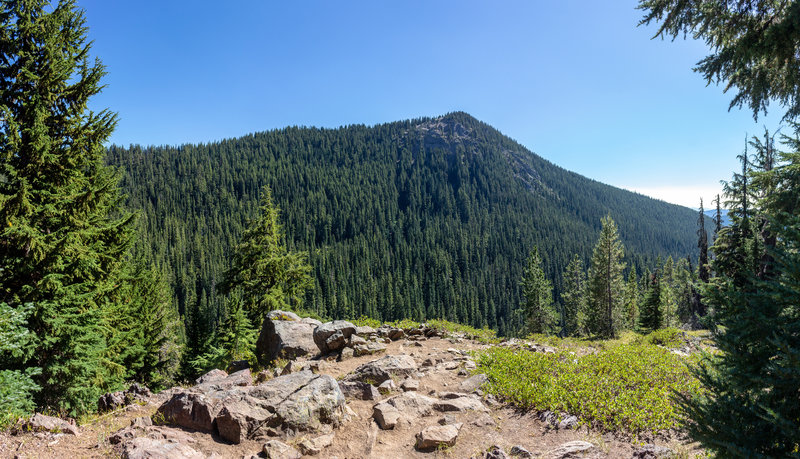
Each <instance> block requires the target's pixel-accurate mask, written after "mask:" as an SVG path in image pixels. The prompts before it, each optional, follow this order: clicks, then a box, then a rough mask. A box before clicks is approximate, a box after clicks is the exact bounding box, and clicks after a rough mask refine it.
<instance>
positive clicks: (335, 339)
mask: <svg viewBox="0 0 800 459" xmlns="http://www.w3.org/2000/svg"><path fill="white" fill-rule="evenodd" d="M355 332H356V326H355V325H353V324H352V323H350V322H348V321H346V320H334V321H333V322H326V323H324V324H322V325H320V326H318V327H316V328H315V329H314V333H313V337H314V343H316V345H317V348H319V350H320V352H322V353H323V354H327V353H329V352H331V351H338V350H339V349H341V348H342V347H344V345H345V343H346V342H347V340H348V339H349V338H350V336H351V335H353V334H354V333H355Z"/></svg>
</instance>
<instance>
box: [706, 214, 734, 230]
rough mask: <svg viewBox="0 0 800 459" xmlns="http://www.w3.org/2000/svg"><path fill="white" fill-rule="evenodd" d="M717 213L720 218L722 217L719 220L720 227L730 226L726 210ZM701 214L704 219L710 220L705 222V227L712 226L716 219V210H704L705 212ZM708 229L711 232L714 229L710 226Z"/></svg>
mask: <svg viewBox="0 0 800 459" xmlns="http://www.w3.org/2000/svg"><path fill="white" fill-rule="evenodd" d="M719 213H720V216H721V217H722V218H721V220H722V226H728V225H730V224H731V218H730V217H729V216H728V209H720V211H719ZM703 214H704V215H705V216H706V217H708V219H710V221H707V222H706V225H708V224H711V225H713V224H714V219H715V218H716V217H717V209H709V210H705V211H704V212H703ZM709 228H710V229H711V231H713V230H714V227H713V226H711V227H709Z"/></svg>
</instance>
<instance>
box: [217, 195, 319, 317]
mask: <svg viewBox="0 0 800 459" xmlns="http://www.w3.org/2000/svg"><path fill="white" fill-rule="evenodd" d="M278 214H279V210H278V207H277V206H276V205H275V204H273V202H272V190H270V189H269V187H265V188H264V190H263V191H262V194H261V205H260V207H259V215H258V218H257V219H256V220H255V221H253V222H252V223H251V224H250V227H249V228H248V229H247V230H245V232H244V235H243V236H242V241H241V242H240V243H239V244H237V245H236V247H235V248H234V252H233V259H232V261H231V266H230V268H228V270H227V271H226V272H225V273H224V275H223V281H222V282H221V283H220V284H219V290H220V291H221V292H222V293H231V292H233V291H234V290H237V291H239V292H241V293H240V294H241V301H242V303H243V306H244V308H245V310H246V311H247V315H248V317H249V319H250V322H251V323H252V324H253V326H259V325H260V324H261V322H263V321H264V317H266V315H267V313H268V312H269V311H272V310H274V309H297V308H298V307H299V306H300V304H301V301H302V298H303V294H304V293H305V290H306V289H307V288H309V287H310V286H311V276H310V273H311V267H310V266H309V265H308V261H307V259H308V255H307V254H306V253H303V252H293V251H289V249H288V248H287V247H286V241H285V238H284V235H283V228H282V227H281V224H280V222H279V217H278Z"/></svg>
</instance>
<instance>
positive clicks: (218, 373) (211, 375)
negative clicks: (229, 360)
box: [194, 369, 228, 384]
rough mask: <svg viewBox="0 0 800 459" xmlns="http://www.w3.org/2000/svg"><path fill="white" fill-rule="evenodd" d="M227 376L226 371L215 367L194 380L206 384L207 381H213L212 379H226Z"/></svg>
mask: <svg viewBox="0 0 800 459" xmlns="http://www.w3.org/2000/svg"><path fill="white" fill-rule="evenodd" d="M227 377H228V373H227V372H224V371H222V370H219V369H213V370H211V371H209V372H208V373H206V374H204V375H203V376H200V377H199V378H197V379H196V380H195V381H194V382H195V383H196V384H205V383H209V382H212V381H217V380H220V379H225V378H227Z"/></svg>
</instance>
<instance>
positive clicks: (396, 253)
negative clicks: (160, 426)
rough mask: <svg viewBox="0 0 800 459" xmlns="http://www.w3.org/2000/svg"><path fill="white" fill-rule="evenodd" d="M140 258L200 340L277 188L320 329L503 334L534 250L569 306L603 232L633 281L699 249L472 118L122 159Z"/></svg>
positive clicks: (639, 201)
mask: <svg viewBox="0 0 800 459" xmlns="http://www.w3.org/2000/svg"><path fill="white" fill-rule="evenodd" d="M108 161H109V163H110V164H112V165H114V166H117V167H119V168H120V169H121V170H122V171H123V172H124V177H123V181H122V187H123V190H124V192H125V193H126V194H127V196H128V205H129V207H130V208H132V209H136V210H139V211H140V212H141V214H142V218H141V222H142V224H143V225H144V227H143V228H142V230H143V231H142V232H143V233H144V234H146V235H147V238H146V240H147V242H146V247H140V249H144V250H145V252H147V253H148V254H150V256H151V257H152V258H153V259H154V260H156V261H157V263H158V264H159V265H160V266H161V268H162V269H163V270H164V271H167V272H168V277H169V281H170V283H171V285H172V286H173V289H174V294H175V300H176V302H177V305H178V307H179V310H180V312H181V314H183V315H184V316H185V317H186V318H187V321H188V325H189V326H188V327H187V330H188V331H189V333H190V335H191V333H192V331H198V333H199V334H200V335H202V336H194V337H192V336H189V337H188V338H189V340H190V341H192V340H196V342H202V340H203V339H205V337H207V335H208V334H209V333H211V331H212V330H214V329H215V328H216V327H217V325H218V324H219V323H221V322H222V321H224V320H225V318H224V314H225V312H224V311H225V308H224V304H223V303H224V298H223V297H222V296H221V295H220V294H219V293H218V291H217V289H216V288H215V286H216V285H217V284H218V283H219V281H220V280H221V273H222V272H223V270H224V269H225V268H226V266H227V264H228V262H229V258H230V256H231V248H232V246H233V244H235V243H236V241H237V240H238V239H239V237H240V235H241V234H242V232H243V230H244V228H246V227H247V223H248V220H249V219H251V218H253V217H254V215H255V211H256V209H257V204H258V199H259V192H260V190H261V188H262V187H263V186H265V185H268V186H269V187H270V188H271V189H272V190H273V194H274V199H275V203H276V204H277V205H278V206H279V207H280V209H281V214H280V220H281V221H282V223H283V224H284V225H285V233H286V237H287V239H288V240H287V241H286V242H287V244H288V246H289V248H290V249H291V250H303V251H308V253H309V263H310V265H311V266H312V267H313V269H314V272H313V279H314V280H313V288H312V289H310V290H309V292H308V296H307V298H306V301H305V302H304V305H303V307H304V308H305V309H306V310H308V311H309V312H313V313H316V314H318V315H320V316H326V317H359V316H362V315H365V316H370V317H374V318H379V319H383V320H395V319H402V318H411V319H416V320H422V319H426V318H446V319H450V320H454V321H457V322H461V323H467V324H471V325H474V326H479V327H482V326H488V327H491V328H495V329H498V330H499V331H500V332H501V333H511V332H513V331H515V330H518V329H519V328H520V327H521V326H522V323H523V318H522V317H521V314H519V313H515V311H516V310H517V309H518V307H519V305H520V301H521V289H520V285H519V283H520V278H521V277H522V275H523V269H524V266H525V262H526V259H527V256H528V253H529V251H530V250H531V249H532V248H533V247H534V246H538V247H539V248H540V252H541V253H542V258H543V269H544V272H545V275H546V277H547V278H549V279H553V284H554V296H555V299H556V301H559V300H560V295H561V292H562V279H561V276H562V272H563V271H564V269H565V268H566V267H567V265H568V264H569V262H570V260H571V259H572V257H573V255H574V254H577V255H578V256H579V257H580V258H581V259H583V260H584V262H586V263H588V260H589V257H590V256H591V253H592V247H593V246H594V244H595V242H596V240H597V237H598V234H599V230H600V220H601V218H602V217H604V216H606V215H611V216H612V217H613V218H614V219H615V221H616V222H617V224H618V225H619V231H620V235H621V239H622V241H623V242H624V244H625V247H626V261H627V264H628V266H633V267H635V268H636V269H637V271H638V272H639V273H642V272H644V270H645V268H646V267H648V266H651V265H653V264H654V263H655V259H656V257H658V256H663V257H665V258H666V257H667V256H670V255H671V256H673V257H674V258H676V259H679V258H680V259H683V258H686V257H687V256H688V255H689V254H693V253H694V252H696V236H695V231H696V219H697V216H696V213H695V212H693V211H690V210H689V209H686V208H683V207H679V206H675V205H671V204H667V203H664V202H661V201H657V200H654V199H650V198H647V197H644V196H641V195H638V194H635V193H631V192H628V191H624V190H620V189H617V188H614V187H611V186H607V185H604V184H602V183H599V182H596V181H594V180H590V179H587V178H585V177H582V176H580V175H578V174H575V173H572V172H569V171H567V170H564V169H562V168H560V167H558V166H555V165H554V164H552V163H550V162H548V161H547V160H545V159H543V158H541V157H539V156H537V155H535V154H533V153H531V152H530V151H529V150H527V149H526V148H524V147H522V146H521V145H519V144H518V143H516V142H514V141H513V140H511V139H509V138H508V137H506V136H504V135H502V134H501V133H500V132H498V131H497V130H495V129H494V128H492V127H491V126H488V125H486V124H485V123H482V122H480V121H478V120H476V119H474V118H473V117H471V116H470V115H468V114H466V113H460V112H457V113H451V114H448V115H446V116H443V117H439V118H422V119H416V120H407V121H401V122H395V123H388V124H383V125H378V126H373V127H367V126H362V125H355V126H348V127H343V128H339V129H318V128H302V127H291V128H285V129H280V130H274V131H269V132H264V133H257V134H251V135H248V136H245V137H241V138H238V139H231V140H225V141H221V142H215V143H210V144H201V145H183V146H180V147H149V148H146V147H141V146H130V147H128V148H123V147H119V146H113V147H111V148H110V150H109V156H108Z"/></svg>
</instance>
